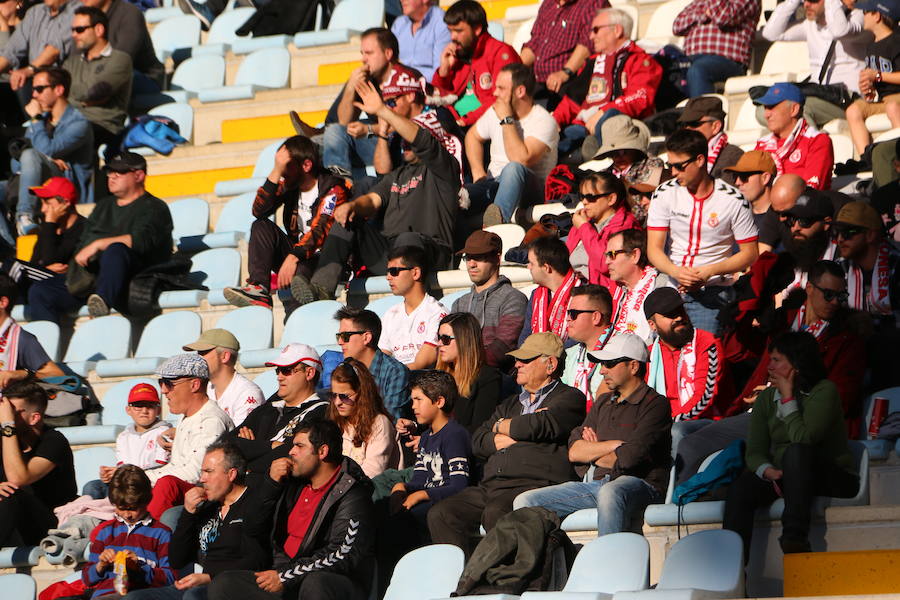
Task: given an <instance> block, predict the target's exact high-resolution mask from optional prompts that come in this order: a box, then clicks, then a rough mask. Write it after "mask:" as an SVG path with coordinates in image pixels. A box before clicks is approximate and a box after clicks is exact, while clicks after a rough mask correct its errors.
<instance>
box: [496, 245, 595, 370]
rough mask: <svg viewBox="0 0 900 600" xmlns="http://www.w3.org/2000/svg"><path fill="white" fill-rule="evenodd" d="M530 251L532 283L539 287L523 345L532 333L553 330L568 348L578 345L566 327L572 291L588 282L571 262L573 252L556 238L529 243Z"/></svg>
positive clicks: (533, 296) (530, 305)
mask: <svg viewBox="0 0 900 600" xmlns="http://www.w3.org/2000/svg"><path fill="white" fill-rule="evenodd" d="M527 248H528V264H527V265H526V267H527V268H528V272H529V273H530V274H531V280H532V281H534V282H535V283H536V284H537V286H538V287H537V288H536V289H535V290H534V291H533V292H531V297H530V298H529V299H528V307H527V308H526V310H525V324H524V326H523V327H522V333H520V334H519V344H520V345H521V344H523V343H525V340H526V339H527V338H528V336H530V335H531V334H532V333H540V332H544V331H549V332H552V333H555V334H556V335H557V336H559V337H560V339H562V340H563V343H564V344H565V346H566V347H569V346H574V345H575V340H570V339H569V332H568V328H567V327H566V324H567V323H568V314H567V313H566V310H568V308H569V300H570V298H571V296H572V290H573V289H575V288H576V287H578V286H579V285H581V284H582V283H584V282H583V280H582V279H581V277H580V276H579V275H578V273H576V272H575V270H574V269H573V268H572V265H571V264H570V263H569V249H568V248H566V244H565V242H563V241H562V240H560V239H559V238H557V237H555V236H548V237H542V238H538V239H536V240H534V241H533V242H531V243H530V244H528V246H527ZM507 354H509V353H507ZM510 356H511V355H510Z"/></svg>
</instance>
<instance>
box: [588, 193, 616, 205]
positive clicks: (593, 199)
mask: <svg viewBox="0 0 900 600" xmlns="http://www.w3.org/2000/svg"><path fill="white" fill-rule="evenodd" d="M610 195H612V192H605V193H603V194H581V201H582V202H586V203H588V204H592V203H594V202H596V201H597V200H599V199H600V198H604V197H606V196H610Z"/></svg>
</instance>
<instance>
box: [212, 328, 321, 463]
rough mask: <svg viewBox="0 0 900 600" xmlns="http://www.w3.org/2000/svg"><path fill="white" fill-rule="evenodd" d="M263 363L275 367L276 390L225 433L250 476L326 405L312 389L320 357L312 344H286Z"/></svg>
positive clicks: (283, 453) (318, 374)
mask: <svg viewBox="0 0 900 600" xmlns="http://www.w3.org/2000/svg"><path fill="white" fill-rule="evenodd" d="M201 339H202V338H201ZM266 366H267V367H274V368H275V374H276V377H277V379H278V390H277V391H276V392H275V393H274V394H272V396H271V397H270V398H269V399H268V400H267V401H266V402H264V403H263V404H262V406H260V407H259V408H255V409H253V411H252V412H251V413H250V414H248V415H247V418H246V419H244V420H243V421H242V422H241V423H238V424H237V426H236V427H235V428H234V429H233V430H232V431H230V432H228V433H227V434H226V436H227V437H228V438H229V439H231V440H232V441H234V443H236V444H237V446H238V447H239V448H240V449H241V453H242V454H243V455H244V456H245V457H246V458H247V464H248V468H249V471H250V473H252V474H254V476H255V475H259V474H264V473H266V472H267V471H268V469H269V465H270V464H271V463H272V461H273V460H274V459H276V458H283V457H285V456H287V453H288V450H290V445H291V444H290V441H291V438H292V437H293V435H294V431H295V430H296V429H297V427H298V426H299V425H300V424H301V423H304V422H307V421H310V420H314V419H324V418H325V411H326V410H327V409H328V402H327V401H325V400H323V399H322V398H320V397H319V396H318V394H317V393H316V385H317V384H318V383H319V379H320V378H321V376H322V359H321V358H320V357H319V353H318V352H316V349H315V348H313V347H312V346H308V345H306V344H300V343H293V344H288V345H287V346H285V347H284V348H283V349H282V350H281V354H279V355H278V358H276V359H275V360H273V361H271V362H268V363H266Z"/></svg>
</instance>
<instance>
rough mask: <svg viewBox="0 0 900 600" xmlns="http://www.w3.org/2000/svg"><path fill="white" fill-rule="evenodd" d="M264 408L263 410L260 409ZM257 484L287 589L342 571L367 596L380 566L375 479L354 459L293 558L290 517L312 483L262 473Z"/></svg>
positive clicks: (324, 501) (277, 566) (346, 465)
mask: <svg viewBox="0 0 900 600" xmlns="http://www.w3.org/2000/svg"><path fill="white" fill-rule="evenodd" d="M256 410H259V409H256ZM262 480H263V481H262V482H260V484H259V485H258V486H257V488H256V489H257V494H258V498H259V500H260V504H259V507H260V512H261V514H265V515H273V516H274V521H273V522H272V523H273V525H272V529H271V541H272V548H273V550H274V568H275V570H276V571H278V576H279V577H280V578H281V582H282V583H283V584H284V587H285V589H286V590H296V589H297V587H298V586H299V585H300V582H301V581H302V579H303V576H304V575H306V574H307V573H315V572H320V573H337V574H340V575H346V576H347V577H349V578H350V579H352V580H353V581H355V582H356V583H357V584H358V585H359V586H360V587H361V588H362V589H363V590H365V591H366V594H367V595H368V592H369V588H370V587H371V586H372V576H373V574H374V568H375V560H374V559H375V554H374V547H375V521H374V519H375V517H374V511H373V505H372V489H373V488H372V482H371V481H370V480H369V478H368V477H366V475H365V473H363V471H362V468H361V467H360V466H359V465H358V464H356V463H355V462H353V461H352V460H351V459H349V458H346V457H345V458H344V460H343V463H341V473H340V475H338V479H337V481H336V482H335V483H334V485H333V486H332V487H331V489H330V490H328V493H327V494H326V495H325V497H324V498H323V499H322V501H321V503H320V504H319V507H318V508H317V509H316V513H315V516H314V517H313V520H312V523H311V524H310V526H309V529H308V530H307V532H306V536H305V537H304V538H303V542H302V543H301V544H300V549H299V550H298V551H297V555H296V556H295V557H294V558H291V557H289V556H287V555H286V554H285V553H284V550H283V548H284V542H285V540H286V539H287V521H288V515H290V512H291V510H293V508H294V505H295V504H296V503H297V500H298V499H299V497H300V492H301V491H302V490H303V487H304V486H305V485H306V484H307V481H306V480H302V479H296V478H293V477H289V478H288V479H287V481H286V482H285V483H278V482H276V481H273V480H272V478H271V477H263V478H262Z"/></svg>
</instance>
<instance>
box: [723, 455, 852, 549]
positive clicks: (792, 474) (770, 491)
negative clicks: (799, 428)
mask: <svg viewBox="0 0 900 600" xmlns="http://www.w3.org/2000/svg"><path fill="white" fill-rule="evenodd" d="M782 471H783V472H784V475H783V477H782V478H781V480H779V481H778V485H779V487H780V488H781V493H782V494H783V495H784V512H783V513H782V515H781V525H782V534H781V540H782V545H784V542H785V540H789V541H791V542H804V541H806V540H808V538H809V525H810V520H811V518H812V514H811V513H812V502H813V498H814V497H815V496H829V497H832V498H849V497H851V496H853V495H855V494H856V492H857V490H858V489H859V477H857V476H856V475H854V474H852V473H847V472H846V471H843V470H841V469H839V468H838V467H837V466H835V465H834V464H833V463H831V462H828V461H826V460H825V459H823V457H822V456H821V454H820V453H819V452H818V451H817V449H816V448H815V447H814V446H810V445H809V444H791V445H790V446H788V448H787V450H785V453H784V457H783V459H782ZM777 498H778V493H777V492H776V491H775V486H774V485H773V484H772V482H771V481H767V480H763V479H760V478H759V477H757V476H756V474H755V473H751V472H750V471H748V470H745V471H744V472H743V473H742V474H741V476H740V477H738V479H737V480H736V481H735V482H734V483H732V484H731V487H730V488H729V489H728V498H727V500H726V501H725V518H724V519H723V521H722V528H723V529H730V530H731V531H734V532H736V533H738V534H740V536H741V539H743V541H744V561H745V562H746V561H747V560H749V556H750V541H751V538H752V536H753V519H754V513H755V512H756V509H757V508H758V507H761V506H768V505H770V504H772V502H774V501H775V500H776V499H777Z"/></svg>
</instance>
